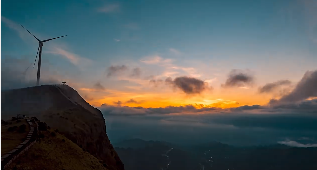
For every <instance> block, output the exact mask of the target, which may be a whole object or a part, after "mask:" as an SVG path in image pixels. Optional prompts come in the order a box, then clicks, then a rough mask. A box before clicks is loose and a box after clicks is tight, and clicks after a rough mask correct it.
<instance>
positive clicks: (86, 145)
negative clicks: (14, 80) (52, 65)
mask: <svg viewBox="0 0 317 170" xmlns="http://www.w3.org/2000/svg"><path fill="white" fill-rule="evenodd" d="M1 99H2V100H1V104H2V108H1V113H2V119H10V118H11V117H12V116H16V115H17V114H24V115H27V116H36V117H37V118H39V119H40V120H41V121H44V122H46V123H47V124H48V125H49V126H50V127H51V128H54V129H58V130H59V132H60V133H62V134H63V135H65V136H66V137H67V138H68V139H70V140H72V141H73V142H74V143H76V144H77V145H78V146H80V147H82V148H83V149H85V150H86V151H88V152H89V153H91V154H92V155H94V156H95V157H97V158H98V159H101V160H103V161H104V162H105V164H106V165H107V169H109V170H123V169H124V166H123V163H122V162H121V160H120V158H119V156H118V154H117V152H116V151H115V150H114V148H113V146H112V144H111V143H110V140H109V139H108V136H107V133H106V125H105V119H104V118H103V115H102V113H101V112H100V111H99V110H98V109H96V108H94V107H93V106H91V105H90V104H89V103H87V102H86V101H85V100H84V99H83V98H82V97H81V96H80V95H79V94H78V92H77V91H76V90H75V89H73V88H71V87H69V86H67V85H42V86H36V87H29V88H23V89H14V90H6V91H2V93H1Z"/></svg>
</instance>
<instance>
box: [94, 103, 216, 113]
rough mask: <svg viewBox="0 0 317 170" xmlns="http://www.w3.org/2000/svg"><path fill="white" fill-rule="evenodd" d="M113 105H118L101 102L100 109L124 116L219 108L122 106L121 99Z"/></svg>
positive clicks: (202, 110)
mask: <svg viewBox="0 0 317 170" xmlns="http://www.w3.org/2000/svg"><path fill="white" fill-rule="evenodd" d="M127 102H129V103H135V102H136V101H135V100H133V99H130V100H129V101H127ZM114 104H115V105H118V106H119V107H118V106H111V105H107V104H102V105H101V107H100V110H101V111H102V112H103V113H104V114H107V115H116V116H124V115H139V114H143V115H145V114H148V115H166V114H173V113H199V112H206V111H215V110H219V109H218V108H199V109H196V108H195V107H194V106H193V105H186V106H167V107H164V108H162V107H160V108H144V107H129V106H123V107H120V106H121V105H122V102H121V101H118V102H114Z"/></svg>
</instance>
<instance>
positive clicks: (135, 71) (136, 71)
mask: <svg viewBox="0 0 317 170" xmlns="http://www.w3.org/2000/svg"><path fill="white" fill-rule="evenodd" d="M140 75H141V69H140V68H134V69H133V70H132V73H131V74H130V77H135V78H138V77H140Z"/></svg>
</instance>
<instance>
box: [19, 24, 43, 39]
mask: <svg viewBox="0 0 317 170" xmlns="http://www.w3.org/2000/svg"><path fill="white" fill-rule="evenodd" d="M21 26H22V27H23V25H21ZM23 28H24V27H23ZM24 29H25V30H26V31H27V32H28V33H30V34H31V35H33V34H32V33H31V32H30V31H29V30H28V29H26V28H24ZM33 37H34V38H35V39H36V40H37V41H40V40H39V39H38V38H36V37H35V35H33Z"/></svg>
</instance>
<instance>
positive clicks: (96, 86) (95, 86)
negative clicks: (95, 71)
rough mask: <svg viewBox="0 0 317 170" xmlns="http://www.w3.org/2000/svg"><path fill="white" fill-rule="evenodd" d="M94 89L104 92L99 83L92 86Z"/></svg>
mask: <svg viewBox="0 0 317 170" xmlns="http://www.w3.org/2000/svg"><path fill="white" fill-rule="evenodd" d="M94 88H95V89H97V90H105V87H103V85H101V84H100V82H98V83H96V84H94Z"/></svg>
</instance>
